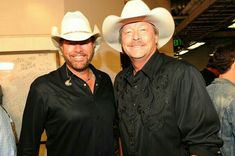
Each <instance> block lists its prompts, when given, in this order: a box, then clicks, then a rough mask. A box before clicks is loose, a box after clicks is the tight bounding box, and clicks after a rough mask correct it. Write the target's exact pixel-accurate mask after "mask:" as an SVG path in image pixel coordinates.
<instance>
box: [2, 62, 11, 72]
mask: <svg viewBox="0 0 235 156" xmlns="http://www.w3.org/2000/svg"><path fill="white" fill-rule="evenodd" d="M13 68H14V63H12V62H0V70H6V71H7V70H13Z"/></svg>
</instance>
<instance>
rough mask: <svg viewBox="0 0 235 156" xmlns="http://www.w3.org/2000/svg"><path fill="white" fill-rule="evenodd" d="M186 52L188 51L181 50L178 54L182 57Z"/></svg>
mask: <svg viewBox="0 0 235 156" xmlns="http://www.w3.org/2000/svg"><path fill="white" fill-rule="evenodd" d="M187 52H189V50H181V51H180V52H179V55H183V54H185V53H187Z"/></svg>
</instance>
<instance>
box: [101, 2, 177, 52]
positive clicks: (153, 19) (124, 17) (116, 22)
mask: <svg viewBox="0 0 235 156" xmlns="http://www.w3.org/2000/svg"><path fill="white" fill-rule="evenodd" d="M138 21H146V22H149V23H151V24H153V25H154V26H155V27H156V28H157V30H158V33H159V40H158V41H157V42H158V43H157V45H158V48H161V47H162V46H164V45H165V44H166V43H167V42H168V41H169V40H170V39H171V37H172V35H173V34H174V30H175V23H174V20H173V17H172V15H171V14H170V13H169V11H167V10H166V9H164V8H161V7H159V8H155V9H153V10H150V9H149V7H148V6H147V5H146V4H145V3H144V2H143V1H142V0H129V1H128V2H127V3H126V5H125V6H124V8H123V10H122V13H121V17H118V16H115V15H110V16H107V17H106V18H105V19H104V22H103V25H102V31H103V37H104V40H105V41H106V42H107V44H108V45H109V46H111V47H112V48H113V49H115V50H117V51H119V52H122V47H121V44H120V39H119V37H120V34H119V33H120V29H121V28H122V27H123V26H124V25H125V24H128V23H132V22H138Z"/></svg>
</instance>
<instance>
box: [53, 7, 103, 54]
mask: <svg viewBox="0 0 235 156" xmlns="http://www.w3.org/2000/svg"><path fill="white" fill-rule="evenodd" d="M53 29H54V30H52V36H51V38H52V41H53V43H54V45H55V46H56V47H57V48H59V49H60V39H61V38H62V39H65V40H69V41H84V40H87V39H89V38H90V37H92V36H94V37H95V39H96V40H95V45H96V47H95V51H97V50H98V48H99V46H100V33H99V29H98V28H97V26H96V25H95V26H94V30H93V31H92V30H91V27H90V23H89V21H88V19H87V18H86V17H85V16H84V15H83V14H82V13H81V12H80V11H76V12H68V13H66V14H65V15H64V18H63V20H62V22H61V33H60V34H59V32H58V29H57V27H54V28H53Z"/></svg>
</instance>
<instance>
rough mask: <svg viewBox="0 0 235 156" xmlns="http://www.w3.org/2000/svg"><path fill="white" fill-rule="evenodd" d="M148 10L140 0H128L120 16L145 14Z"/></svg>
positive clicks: (130, 16)
mask: <svg viewBox="0 0 235 156" xmlns="http://www.w3.org/2000/svg"><path fill="white" fill-rule="evenodd" d="M149 12H150V9H149V7H148V6H147V5H146V4H145V3H144V2H143V1H142V0H130V1H128V2H127V3H126V5H125V6H124V8H123V10H122V13H121V18H132V17H138V16H145V15H147V14H148V13H149Z"/></svg>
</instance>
